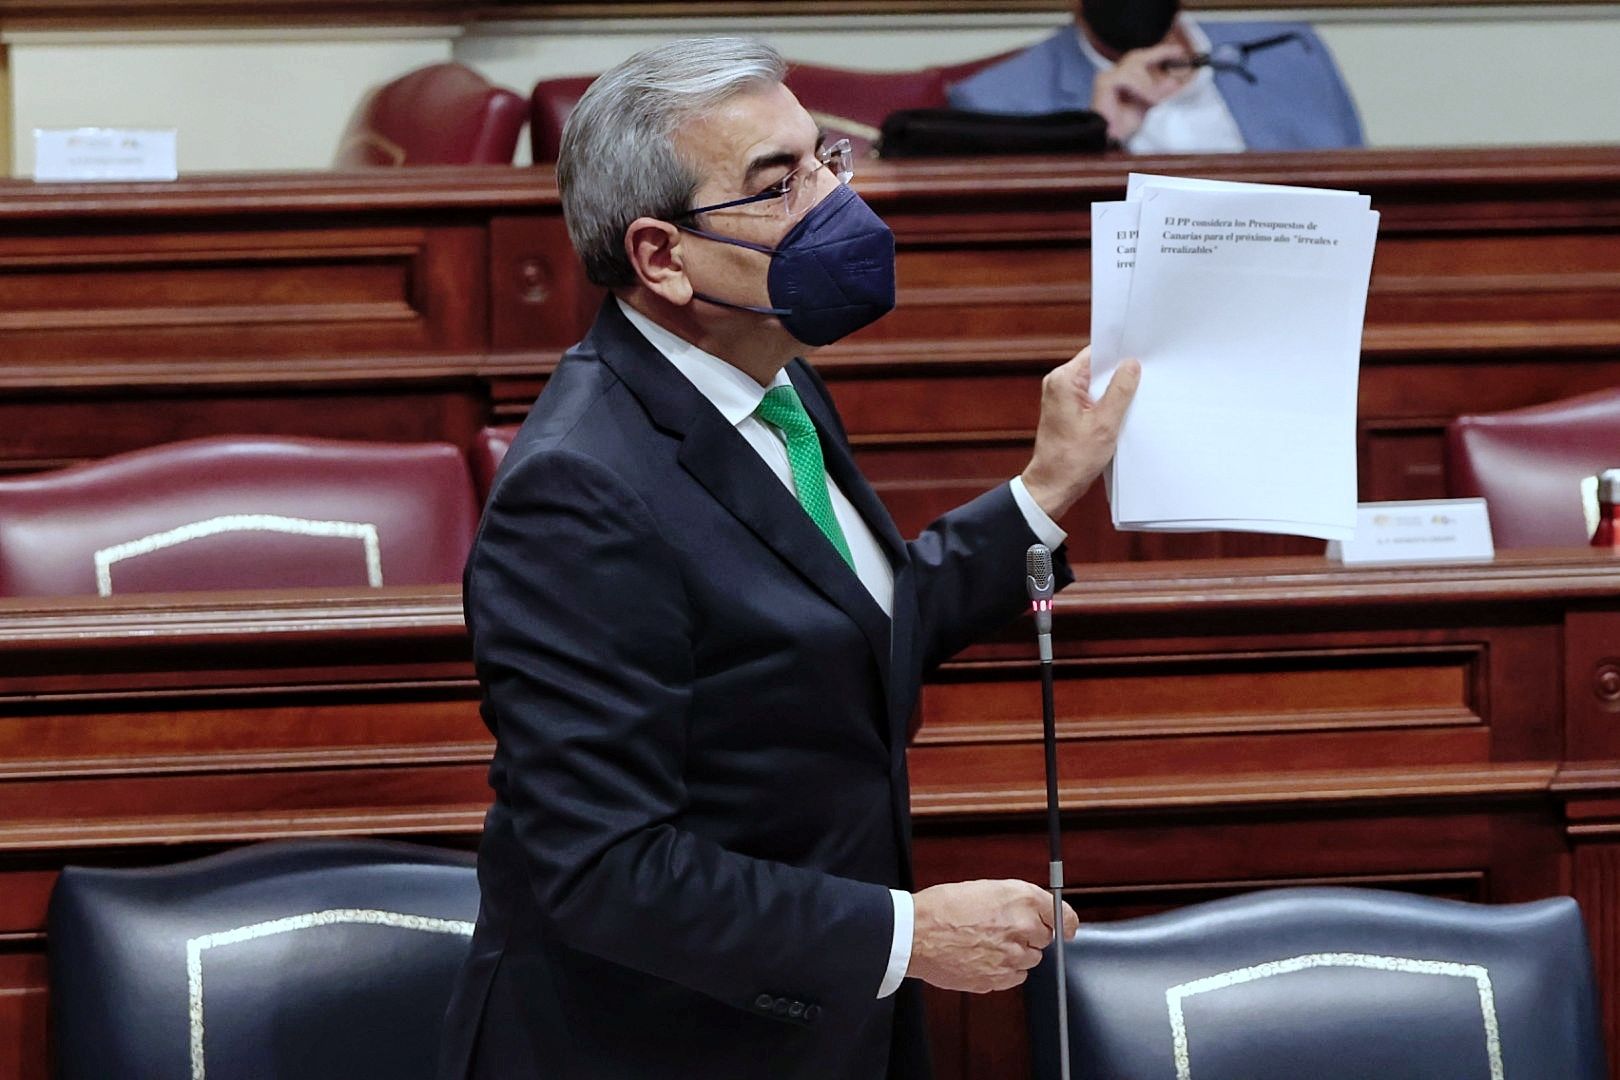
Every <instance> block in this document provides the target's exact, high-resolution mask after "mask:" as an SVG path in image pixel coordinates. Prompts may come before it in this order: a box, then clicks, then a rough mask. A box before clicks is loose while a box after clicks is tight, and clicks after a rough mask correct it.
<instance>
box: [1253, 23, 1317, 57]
mask: <svg viewBox="0 0 1620 1080" xmlns="http://www.w3.org/2000/svg"><path fill="white" fill-rule="evenodd" d="M1290 41H1297V42H1299V43H1300V44H1301V45H1303V46H1305V51H1306V52H1310V51H1311V43H1310V42H1309V41H1307V40H1306V39H1305V38H1304V37H1303V36H1301V34H1300V33H1299V31H1297V30H1289V31H1287V32H1285V33H1281V34H1273V35H1272V36H1271V37H1268V38H1261V39H1260V40H1259V41H1246V42H1244V43H1243V44H1241V45H1239V46H1238V51H1239V52H1241V53H1242V54H1243V58H1244V59H1245V60H1247V59H1248V58H1249V54H1250V53H1257V52H1259V51H1260V50H1261V49H1269V48H1271V47H1272V46H1273V45H1283V44H1286V43H1288V42H1290Z"/></svg>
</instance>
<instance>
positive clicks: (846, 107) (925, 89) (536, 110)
mask: <svg viewBox="0 0 1620 1080" xmlns="http://www.w3.org/2000/svg"><path fill="white" fill-rule="evenodd" d="M1008 55H1010V54H1008V53H1001V54H998V55H996V56H986V57H982V58H981V59H978V60H970V61H967V62H966V63H961V64H952V65H948V66H945V67H930V68H919V69H917V70H915V71H850V70H846V69H843V68H832V67H821V66H819V65H816V64H794V65H793V66H792V68H790V69H789V71H788V76H787V85H788V89H790V90H792V91H793V93H794V94H795V95H796V96H797V97H798V99H799V103H800V104H801V105H803V106H804V107H805V108H806V109H808V110H809V111H810V113H811V114H812V115H813V116H815V117H816V119H817V121H818V122H820V123H821V125H822V126H823V127H824V128H826V129H827V132H828V133H829V135H831V136H832V137H833V138H840V137H847V138H849V140H850V141H851V142H853V143H854V144H855V147H856V150H857V152H860V153H865V152H867V151H869V150H870V149H871V147H872V143H873V142H874V141H875V140H876V138H877V133H878V130H879V129H880V128H881V127H882V126H883V120H884V118H885V117H887V116H888V115H889V114H890V113H892V112H897V111H899V110H901V109H928V108H943V107H944V106H945V104H946V100H945V87H946V86H947V85H949V84H950V83H953V82H956V81H957V80H959V79H965V78H967V77H968V76H969V75H972V74H973V73H974V72H976V71H978V70H979V69H980V68H984V67H988V66H989V65H990V64H994V63H995V62H996V61H998V60H1002V59H1004V58H1005V57H1006V56H1008ZM594 78H595V76H594V75H575V76H569V77H567V78H562V79H546V80H543V81H541V82H539V83H537V84H535V88H534V92H533V93H532V94H530V96H529V138H530V140H531V141H532V143H533V149H534V160H535V161H556V160H557V150H558V147H559V146H560V145H561V143H562V128H563V123H564V121H566V120H567V119H568V114H569V113H570V112H572V111H573V108H574V103H575V102H577V101H578V100H579V98H580V95H581V94H583V93H584V92H585V88H586V87H587V86H589V85H590V84H591V81H592V80H593V79H594Z"/></svg>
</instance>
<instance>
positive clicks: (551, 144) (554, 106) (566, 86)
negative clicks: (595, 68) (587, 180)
mask: <svg viewBox="0 0 1620 1080" xmlns="http://www.w3.org/2000/svg"><path fill="white" fill-rule="evenodd" d="M595 81H596V76H595V75H566V76H564V77H562V78H558V79H541V80H540V81H539V82H537V83H535V84H534V90H533V92H532V93H530V94H529V149H530V151H531V152H532V154H533V156H534V161H535V163H536V164H542V163H547V164H549V163H551V162H554V161H556V160H557V153H558V151H560V150H561V149H562V132H563V125H564V124H566V123H568V114H569V113H571V112H573V111H574V106H575V105H578V104H579V99H580V98H581V97H583V96H584V94H585V89H586V87H588V86H590V85H591V83H593V82H595Z"/></svg>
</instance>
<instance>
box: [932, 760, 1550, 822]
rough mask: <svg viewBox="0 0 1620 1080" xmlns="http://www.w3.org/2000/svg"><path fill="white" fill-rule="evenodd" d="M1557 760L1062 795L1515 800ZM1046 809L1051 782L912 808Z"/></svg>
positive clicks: (1200, 803)
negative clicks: (1047, 790)
mask: <svg viewBox="0 0 1620 1080" xmlns="http://www.w3.org/2000/svg"><path fill="white" fill-rule="evenodd" d="M1556 768H1557V767H1556V765H1555V764H1553V763H1551V762H1546V763H1535V762H1532V763H1527V764H1513V765H1488V766H1469V767H1461V766H1458V767H1441V768H1435V769H1424V770H1404V769H1376V770H1371V769H1369V770H1363V771H1355V772H1350V771H1334V772H1322V773H1297V774H1294V775H1291V776H1279V775H1277V774H1275V773H1270V774H1266V775H1264V776H1260V775H1256V776H1233V777H1230V778H1225V779H1221V780H1210V781H1199V780H1193V779H1187V778H1180V779H1175V780H1168V781H1166V780H1157V779H1155V780H1151V781H1148V782H1141V781H1126V782H1106V783H1098V782H1096V781H1091V782H1088V783H1084V784H1079V783H1074V784H1070V783H1064V784H1061V785H1060V786H1059V788H1058V801H1059V802H1060V804H1061V805H1062V806H1063V809H1064V810H1065V811H1067V812H1070V813H1093V812H1101V811H1115V812H1118V811H1153V812H1167V811H1176V810H1189V809H1212V808H1224V809H1241V808H1252V807H1265V806H1278V805H1282V806H1293V805H1296V804H1299V803H1313V804H1344V803H1354V802H1377V803H1379V804H1380V805H1383V804H1386V803H1389V802H1394V801H1402V800H1408V799H1411V800H1421V801H1425V802H1428V801H1433V800H1449V799H1458V800H1466V801H1468V802H1470V803H1473V802H1478V801H1480V800H1495V799H1517V798H1526V797H1533V796H1538V795H1545V794H1546V793H1547V792H1548V790H1549V789H1550V787H1551V785H1552V780H1553V776H1554V775H1555V772H1556ZM1045 810H1046V788H1045V787H1044V786H1042V785H1041V784H1040V783H1032V784H1009V785H1003V786H998V787H990V786H981V787H979V788H976V789H974V790H968V789H966V788H962V787H950V788H944V789H941V790H937V791H936V790H929V789H928V788H927V787H926V786H923V785H922V784H921V783H916V784H914V785H913V787H912V792H911V812H912V814H913V815H915V816H917V817H919V818H934V817H977V816H980V815H994V816H998V817H999V816H1002V815H1008V814H1039V813H1043V812H1044V811H1045Z"/></svg>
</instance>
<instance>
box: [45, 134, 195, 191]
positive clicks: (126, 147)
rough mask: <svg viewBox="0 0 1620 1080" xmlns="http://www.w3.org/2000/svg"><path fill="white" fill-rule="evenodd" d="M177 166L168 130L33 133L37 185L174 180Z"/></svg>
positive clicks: (172, 142)
mask: <svg viewBox="0 0 1620 1080" xmlns="http://www.w3.org/2000/svg"><path fill="white" fill-rule="evenodd" d="M177 161H178V159H177V157H176V152H175V131H174V129H173V128H169V129H167V130H150V131H135V130H122V129H119V128H65V129H54V128H35V129H34V179H35V180H36V181H74V180H173V179H175V177H177V176H179V175H180V173H179V168H178V165H177Z"/></svg>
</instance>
